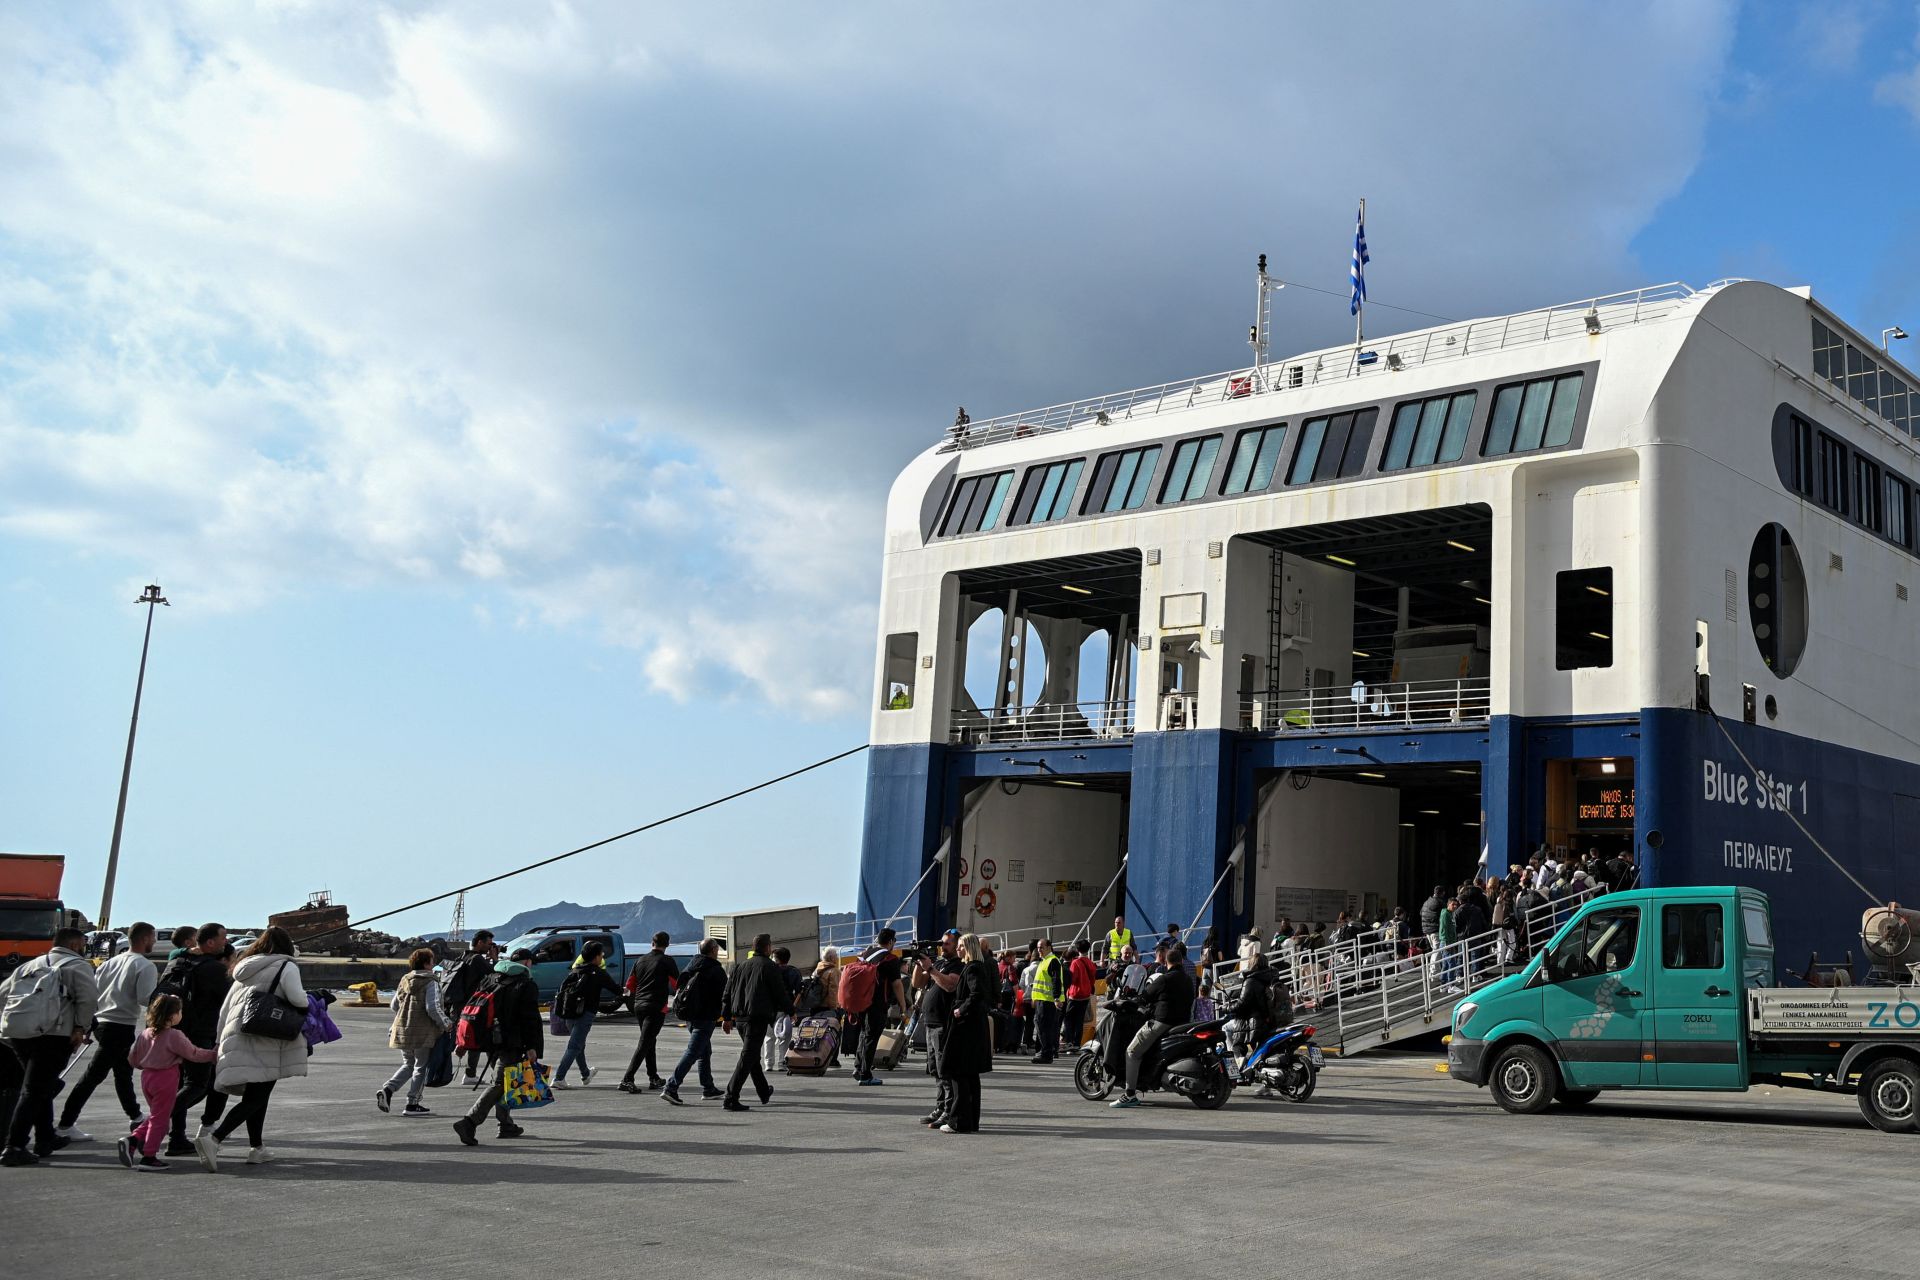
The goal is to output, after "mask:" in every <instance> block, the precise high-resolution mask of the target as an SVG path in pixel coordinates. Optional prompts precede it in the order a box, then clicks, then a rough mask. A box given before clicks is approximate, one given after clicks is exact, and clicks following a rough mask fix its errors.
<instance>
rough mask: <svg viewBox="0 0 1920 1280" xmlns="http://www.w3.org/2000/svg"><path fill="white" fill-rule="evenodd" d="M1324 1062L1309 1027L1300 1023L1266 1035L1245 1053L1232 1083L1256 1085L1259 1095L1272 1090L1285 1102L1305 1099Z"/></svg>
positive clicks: (1264, 1094)
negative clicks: (1260, 1043)
mask: <svg viewBox="0 0 1920 1280" xmlns="http://www.w3.org/2000/svg"><path fill="white" fill-rule="evenodd" d="M1326 1064H1327V1059H1326V1055H1325V1054H1323V1053H1321V1052H1320V1046H1319V1045H1317V1044H1315V1043H1314V1042H1313V1028H1312V1027H1310V1026H1308V1025H1307V1024H1306V1023H1304V1022H1303V1023H1299V1024H1297V1025H1295V1026H1291V1027H1283V1028H1281V1029H1280V1030H1279V1031H1276V1032H1274V1033H1273V1034H1272V1035H1271V1036H1269V1037H1267V1041H1266V1043H1265V1044H1262V1045H1261V1046H1260V1047H1259V1048H1258V1049H1256V1050H1254V1051H1253V1052H1252V1053H1250V1054H1248V1055H1247V1061H1246V1065H1244V1066H1242V1067H1241V1068H1240V1073H1239V1074H1238V1075H1237V1076H1236V1077H1234V1083H1235V1084H1239V1085H1253V1084H1257V1085H1259V1086H1260V1094H1259V1096H1261V1097H1263V1098H1264V1097H1266V1096H1268V1091H1269V1090H1273V1091H1276V1092H1278V1093H1279V1095H1280V1096H1281V1097H1283V1098H1285V1099H1286V1100H1287V1101H1289V1102H1305V1101H1306V1100H1307V1099H1308V1098H1311V1097H1312V1096H1313V1086H1314V1082H1315V1081H1316V1080H1318V1079H1319V1076H1320V1068H1321V1067H1324V1066H1325V1065H1326Z"/></svg>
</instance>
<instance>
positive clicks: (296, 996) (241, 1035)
mask: <svg viewBox="0 0 1920 1280" xmlns="http://www.w3.org/2000/svg"><path fill="white" fill-rule="evenodd" d="M268 990H272V991H274V992H275V993H276V994H277V995H278V996H279V997H280V998H281V999H282V1000H285V1001H286V1002H287V1003H288V1004H290V1005H292V1006H294V1007H295V1008H296V1009H299V1010H300V1011H301V1016H302V1017H304V1016H305V1015H306V1008H307V990H306V988H305V987H303V986H301V985H300V966H299V964H298V963H297V962H295V960H294V949H293V939H292V938H290V937H289V936H287V931H286V930H285V929H282V928H281V927H279V926H278V925H272V926H269V927H268V928H267V930H266V932H264V933H262V934H261V935H260V937H259V939H258V940H257V941H255V942H254V944H253V945H252V946H250V947H248V948H247V949H246V952H245V953H244V954H242V955H241V957H240V959H239V960H238V962H236V963H235V964H234V966H233V986H232V988H231V989H229V990H228V992H227V998H226V1000H225V1001H224V1002H222V1004H221V1005H220V1043H219V1049H218V1052H219V1057H218V1058H217V1059H216V1060H215V1062H214V1067H213V1087H214V1088H215V1089H218V1090H219V1091H220V1092H221V1093H225V1094H238V1095H239V1097H240V1101H239V1104H238V1105H237V1106H233V1107H230V1108H228V1110H227V1113H226V1115H224V1116H222V1117H221V1119H220V1124H219V1127H218V1128H215V1129H214V1130H212V1131H211V1132H208V1133H202V1134H201V1135H200V1136H198V1137H196V1138H195V1139H194V1140H193V1145H194V1147H195V1149H196V1150H198V1151H199V1153H200V1163H201V1164H203V1165H205V1166H206V1167H207V1171H208V1172H209V1173H211V1172H213V1171H215V1170H217V1169H218V1168H219V1167H220V1162H219V1152H220V1144H221V1143H222V1142H225V1141H226V1139H227V1135H228V1134H230V1133H232V1132H233V1131H234V1130H235V1129H237V1128H239V1127H240V1126H241V1125H243V1124H244V1125H246V1126H247V1140H248V1142H249V1143H250V1144H251V1146H252V1150H250V1151H249V1152H248V1153H247V1163H248V1164H265V1163H266V1162H267V1159H268V1154H267V1150H266V1148H265V1147H263V1146H261V1145H260V1139H261V1130H262V1127H263V1123H264V1121H265V1120H266V1116H267V1102H268V1100H269V1099H270V1098H271V1097H272V1096H273V1086H274V1085H276V1084H278V1083H279V1082H280V1081H282V1080H285V1079H287V1078H288V1077H289V1076H304V1075H305V1074H307V1041H306V1037H305V1036H295V1037H294V1038H293V1039H291V1040H275V1039H273V1038H271V1037H269V1036H253V1035H248V1034H247V1033H246V1032H244V1031H242V1030H241V1029H240V1023H241V1020H242V1019H243V1018H244V1016H245V1014H244V1010H245V1008H246V1003H247V997H248V996H249V995H252V994H253V993H254V992H256V991H268Z"/></svg>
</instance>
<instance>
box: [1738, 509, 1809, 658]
mask: <svg viewBox="0 0 1920 1280" xmlns="http://www.w3.org/2000/svg"><path fill="white" fill-rule="evenodd" d="M1747 618H1748V621H1749V622H1750V623H1751V625H1752V627H1753V642H1754V644H1755V645H1757V646H1758V647H1759V649H1760V660H1761V661H1762V662H1764V663H1766V664H1767V670H1769V671H1771V672H1773V674H1774V675H1776V676H1779V677H1780V678H1781V679H1782V680H1784V679H1786V678H1787V677H1788V676H1790V675H1792V674H1793V672H1794V668H1796V667H1798V666H1799V665H1800V657H1801V655H1802V654H1804V653H1805V652H1806V649H1807V575H1806V571H1805V570H1804V569H1803V568H1802V567H1801V564H1800V553H1799V552H1798V551H1797V550H1795V549H1794V545H1793V538H1792V536H1791V535H1789V534H1788V533H1787V531H1786V530H1785V529H1783V528H1781V527H1780V526H1779V525H1777V524H1769V525H1765V526H1763V527H1762V528H1761V530H1760V532H1759V533H1758V534H1756V535H1755V536H1754V539H1753V550H1752V551H1751V552H1750V553H1749V554H1748V557H1747Z"/></svg>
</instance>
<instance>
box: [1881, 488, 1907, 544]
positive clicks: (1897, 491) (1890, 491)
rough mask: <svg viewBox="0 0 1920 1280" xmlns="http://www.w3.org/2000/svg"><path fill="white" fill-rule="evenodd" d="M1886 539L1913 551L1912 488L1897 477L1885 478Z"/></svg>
mask: <svg viewBox="0 0 1920 1280" xmlns="http://www.w3.org/2000/svg"><path fill="white" fill-rule="evenodd" d="M1886 516H1887V523H1886V532H1887V537H1888V538H1890V539H1892V540H1893V541H1894V542H1897V543H1899V544H1900V545H1901V546H1903V547H1906V548H1907V549H1908V550H1912V549H1913V520H1912V517H1913V486H1912V485H1909V484H1908V483H1907V482H1906V481H1905V480H1902V479H1901V478H1900V477H1899V476H1888V477H1887V511H1886Z"/></svg>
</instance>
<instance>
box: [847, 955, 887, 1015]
mask: <svg viewBox="0 0 1920 1280" xmlns="http://www.w3.org/2000/svg"><path fill="white" fill-rule="evenodd" d="M880 954H881V955H886V954H887V953H886V952H884V951H883V952H881V953H880ZM879 985H880V966H879V965H878V964H876V963H874V962H873V961H872V960H869V959H867V958H866V957H865V956H862V957H860V958H859V959H857V960H853V961H851V962H850V963H848V965H847V967H846V968H844V969H842V970H841V971H840V1007H841V1008H842V1009H845V1010H846V1011H847V1012H848V1013H865V1012H866V1011H867V1010H868V1009H870V1008H872V1007H873V993H874V988H876V987H878V986H879Z"/></svg>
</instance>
